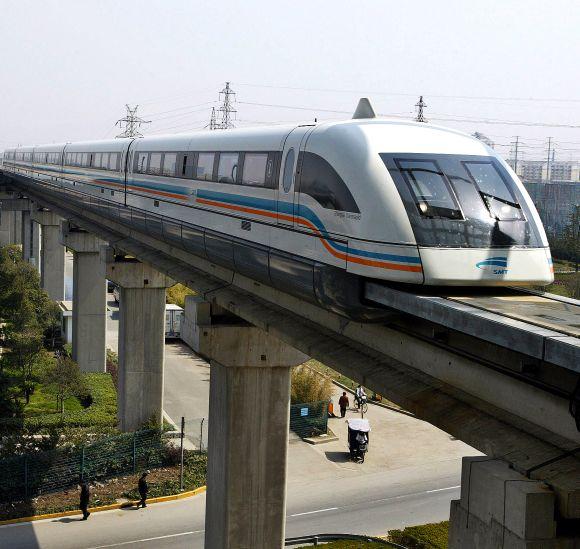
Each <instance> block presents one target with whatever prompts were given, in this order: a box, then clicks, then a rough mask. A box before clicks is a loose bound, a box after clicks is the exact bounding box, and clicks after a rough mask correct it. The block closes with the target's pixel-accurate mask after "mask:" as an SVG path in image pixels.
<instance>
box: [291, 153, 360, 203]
mask: <svg viewBox="0 0 580 549" xmlns="http://www.w3.org/2000/svg"><path fill="white" fill-rule="evenodd" d="M300 155H301V157H302V158H301V165H302V167H301V176H300V192H301V193H303V194H307V195H308V196H311V197H312V198H314V200H316V202H318V203H319V204H320V205H321V206H322V207H323V208H326V209H328V210H338V211H342V212H352V213H360V210H359V208H358V206H357V204H356V202H355V200H354V197H353V196H352V194H351V192H350V190H349V188H348V187H347V186H346V183H345V182H344V181H343V180H342V178H341V177H340V175H338V173H336V170H335V169H334V168H333V167H332V166H331V165H330V164H329V163H328V162H327V161H326V160H324V158H322V157H321V156H318V155H317V154H314V153H310V152H303V153H300Z"/></svg>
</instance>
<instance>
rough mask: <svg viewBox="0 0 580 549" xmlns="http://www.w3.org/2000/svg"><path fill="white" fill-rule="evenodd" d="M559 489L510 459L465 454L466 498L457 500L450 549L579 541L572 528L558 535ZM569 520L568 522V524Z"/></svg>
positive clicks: (572, 544)
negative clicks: (517, 468)
mask: <svg viewBox="0 0 580 549" xmlns="http://www.w3.org/2000/svg"><path fill="white" fill-rule="evenodd" d="M556 504H557V502H556V495H555V493H554V492H553V491H552V490H551V489H550V488H549V487H548V486H547V485H546V484H544V483H543V482H541V481H539V480H532V479H530V478H528V477H525V476H523V475H521V474H520V473H518V472H516V471H514V470H513V469H511V468H510V466H509V464H508V463H507V462H505V461H501V460H497V459H490V458H486V457H473V458H471V457H467V458H463V468H462V475H461V500H459V501H453V502H451V521H450V526H449V547H450V549H465V548H469V549H495V548H497V547H502V548H504V549H520V548H521V549H528V548H531V547H542V548H543V549H550V548H554V549H556V548H560V547H570V548H572V547H576V546H578V545H575V544H580V532H578V531H576V537H574V534H573V533H572V532H573V531H572V530H569V529H566V528H564V529H565V530H569V532H565V533H564V535H563V536H561V535H557V523H556V519H557V517H558V512H557V511H556ZM564 526H565V525H564Z"/></svg>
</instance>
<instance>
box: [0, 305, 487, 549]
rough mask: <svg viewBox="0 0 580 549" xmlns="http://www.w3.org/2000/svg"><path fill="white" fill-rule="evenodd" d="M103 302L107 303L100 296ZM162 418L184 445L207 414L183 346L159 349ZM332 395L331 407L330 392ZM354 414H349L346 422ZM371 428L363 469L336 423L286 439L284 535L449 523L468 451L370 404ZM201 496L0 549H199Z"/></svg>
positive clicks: (107, 515)
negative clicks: (182, 425)
mask: <svg viewBox="0 0 580 549" xmlns="http://www.w3.org/2000/svg"><path fill="white" fill-rule="evenodd" d="M109 297H110V296H109ZM108 307H109V315H108V316H109V318H108V322H107V330H108V332H107V344H108V345H109V346H110V347H112V348H115V347H116V345H117V334H116V329H117V324H118V322H117V319H118V311H117V308H116V306H115V304H114V302H113V301H112V300H109V302H108ZM165 368H166V369H165V389H164V398H165V405H164V408H165V412H166V414H167V415H168V416H170V417H171V419H172V420H174V421H179V419H180V417H181V416H182V415H184V416H185V417H186V418H187V420H188V426H189V427H190V429H189V433H188V434H189V436H190V440H191V441H195V442H197V440H196V438H195V435H196V433H197V429H196V428H195V425H198V424H196V422H195V418H201V417H206V418H207V415H208V399H209V366H208V364H207V363H206V362H204V361H203V360H201V359H199V358H198V357H196V356H195V355H194V354H193V353H192V352H191V351H190V350H189V348H188V347H187V346H185V345H183V344H181V343H178V342H173V343H170V344H168V345H167V346H166V363H165ZM339 392H340V391H339V390H338V388H337V389H336V390H335V395H334V402H335V404H336V402H337V399H338V394H339ZM353 415H355V412H354V411H349V412H348V416H347V417H352V416H353ZM366 417H367V418H368V419H369V421H370V423H371V426H372V432H371V436H370V445H369V453H368V455H367V459H366V460H365V463H364V464H360V465H359V464H355V463H352V462H351V461H349V460H348V457H347V441H346V431H347V429H346V424H345V420H344V419H340V418H334V419H330V420H329V427H330V429H331V430H332V431H333V432H334V433H335V434H336V435H337V437H338V440H336V441H333V442H328V443H326V444H321V445H316V446H312V445H309V444H306V443H304V442H303V441H302V440H300V439H296V438H294V437H291V439H290V443H289V449H288V481H287V486H288V498H287V521H286V535H287V536H288V537H291V536H298V535H304V534H315V533H361V534H363V533H364V534H371V535H373V534H374V535H381V534H385V533H386V532H387V531H388V530H389V529H392V528H402V527H404V526H406V525H413V524H423V523H427V522H437V521H440V520H445V519H447V518H448V517H449V503H450V501H451V500H452V499H457V498H458V497H459V484H460V476H461V458H462V457H463V456H466V455H477V454H478V452H477V451H476V450H474V449H473V448H470V447H469V446H467V445H466V444H463V443H462V442H460V441H457V440H455V439H453V438H452V437H450V436H449V435H448V434H446V433H444V432H442V431H440V430H438V429H436V428H434V427H433V426H432V425H429V424H428V423H425V422H423V421H420V420H417V419H415V418H413V417H409V416H407V415H403V414H400V413H398V412H394V411H391V410H388V409H385V408H381V407H378V406H374V405H371V406H369V411H368V414H367V416H366ZM204 513H205V495H201V496H196V497H194V498H191V499H187V500H182V501H178V502H171V503H163V504H155V505H150V506H149V507H148V508H147V509H146V510H139V511H137V510H123V511H108V512H103V513H95V514H94V515H93V516H91V518H90V519H89V521H87V522H79V521H78V520H77V518H76V517H67V518H63V519H56V520H47V521H38V522H35V523H29V524H21V525H13V526H7V527H2V528H0V548H2V549H4V548H6V549H8V548H10V549H16V548H33V549H34V548H37V547H38V548H42V549H53V548H54V549H69V548H70V549H72V548H75V549H88V548H92V549H97V548H99V549H105V548H106V547H130V548H133V547H135V548H141V547H142V548H146V549H150V548H154V547H155V548H157V547H159V548H169V547H188V548H202V547H203V538H204V528H205V524H204Z"/></svg>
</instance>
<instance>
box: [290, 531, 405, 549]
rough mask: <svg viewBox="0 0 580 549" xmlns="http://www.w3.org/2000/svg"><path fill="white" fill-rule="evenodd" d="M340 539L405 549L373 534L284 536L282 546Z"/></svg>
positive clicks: (315, 544)
mask: <svg viewBox="0 0 580 549" xmlns="http://www.w3.org/2000/svg"><path fill="white" fill-rule="evenodd" d="M342 540H353V541H366V542H369V543H378V544H380V545H384V546H385V547H395V548H396V549H407V547H404V546H403V545H399V544H397V543H393V542H392V541H387V540H384V539H382V538H375V537H373V536H360V535H357V534H314V535H309V536H298V537H296V538H286V540H285V541H284V547H292V546H294V545H304V544H305V543H306V544H312V545H314V546H317V545H318V544H319V543H327V542H330V541H342Z"/></svg>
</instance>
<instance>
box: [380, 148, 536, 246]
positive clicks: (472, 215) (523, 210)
mask: <svg viewBox="0 0 580 549" xmlns="http://www.w3.org/2000/svg"><path fill="white" fill-rule="evenodd" d="M380 156H381V158H382V160H383V162H384V163H385V165H386V167H387V168H388V170H389V173H390V175H391V177H392V178H393V181H394V182H395V185H396V187H397V190H398V191H399V194H400V195H401V198H402V200H403V203H404V204H405V208H406V210H407V214H408V215H409V220H410V221H411V224H412V226H413V230H414V232H415V237H416V239H417V242H418V243H419V244H423V245H427V246H462V247H463V246H467V247H489V246H538V245H541V244H539V243H540V242H541V237H540V235H539V234H538V230H537V228H536V227H535V225H534V223H533V222H532V215H531V212H530V211H529V209H528V207H527V205H526V202H525V200H523V196H522V194H521V191H520V190H519V189H518V187H517V185H516V184H515V182H514V181H513V180H512V178H511V177H510V175H509V173H508V172H507V171H506V170H505V168H504V167H503V166H502V165H501V164H500V162H499V161H498V160H497V159H495V158H493V157H489V156H458V155H448V154H433V155H430V154H387V153H382V154H381V155H380Z"/></svg>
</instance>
